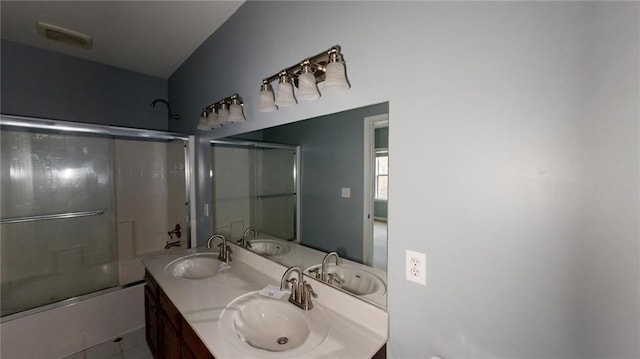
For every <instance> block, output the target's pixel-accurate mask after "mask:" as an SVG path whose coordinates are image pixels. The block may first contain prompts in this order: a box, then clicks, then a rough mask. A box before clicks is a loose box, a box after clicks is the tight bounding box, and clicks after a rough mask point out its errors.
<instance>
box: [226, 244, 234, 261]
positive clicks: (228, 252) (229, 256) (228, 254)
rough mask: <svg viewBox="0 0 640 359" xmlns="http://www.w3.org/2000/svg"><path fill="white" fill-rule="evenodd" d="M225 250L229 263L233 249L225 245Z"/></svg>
mask: <svg viewBox="0 0 640 359" xmlns="http://www.w3.org/2000/svg"><path fill="white" fill-rule="evenodd" d="M225 250H226V251H227V263H229V262H231V253H233V251H232V250H231V248H230V247H229V246H228V245H227V248H225Z"/></svg>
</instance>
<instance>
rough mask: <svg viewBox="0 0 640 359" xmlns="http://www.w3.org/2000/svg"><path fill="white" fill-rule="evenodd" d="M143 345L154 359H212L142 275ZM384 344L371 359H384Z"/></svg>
mask: <svg viewBox="0 0 640 359" xmlns="http://www.w3.org/2000/svg"><path fill="white" fill-rule="evenodd" d="M144 278H145V281H146V284H147V285H146V286H145V288H144V310H145V325H146V336H147V345H148V346H149V350H150V351H151V354H153V357H154V358H156V359H215V358H214V357H213V355H212V354H211V352H209V349H208V348H207V347H206V345H204V343H203V342H202V340H200V338H199V337H198V335H197V334H196V333H195V332H194V331H193V328H191V326H190V325H189V324H188V323H187V321H186V320H185V319H184V318H183V317H182V315H181V314H180V312H179V311H178V309H177V308H176V307H175V306H174V305H173V303H171V300H170V299H169V297H167V295H166V294H165V293H164V292H163V291H162V289H160V287H159V286H158V283H156V281H155V280H154V279H153V277H152V276H151V274H149V272H146V273H145V276H144ZM386 357H387V345H386V344H385V345H384V346H383V347H382V348H381V349H380V350H379V351H378V352H377V353H376V354H375V355H374V356H373V358H372V359H385V358H386Z"/></svg>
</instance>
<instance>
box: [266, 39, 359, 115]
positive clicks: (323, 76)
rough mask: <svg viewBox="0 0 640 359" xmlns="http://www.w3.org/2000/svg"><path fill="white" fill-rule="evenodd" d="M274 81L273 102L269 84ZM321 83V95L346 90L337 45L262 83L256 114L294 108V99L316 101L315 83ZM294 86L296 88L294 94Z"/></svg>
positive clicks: (345, 76) (341, 60) (344, 76)
mask: <svg viewBox="0 0 640 359" xmlns="http://www.w3.org/2000/svg"><path fill="white" fill-rule="evenodd" d="M276 80H278V88H277V93H276V96H275V102H274V100H273V99H274V95H273V89H272V88H271V85H270V83H271V82H274V81H276ZM320 82H324V84H323V85H324V86H323V87H322V92H323V93H325V94H333V93H339V92H343V91H346V90H348V89H349V87H350V86H349V81H348V80H347V74H346V70H345V65H344V60H343V58H342V54H341V53H340V46H338V45H336V46H333V47H332V48H330V49H329V50H327V51H324V52H321V53H319V54H317V55H315V56H312V57H309V58H307V59H304V60H303V61H302V62H300V63H299V64H296V65H293V66H291V67H289V68H287V69H284V70H282V71H280V72H278V73H277V74H274V75H271V76H270V77H267V78H265V79H264V80H262V86H261V87H260V101H259V103H258V111H260V112H272V111H276V110H277V109H278V107H288V106H295V105H296V104H297V101H296V97H297V98H298V99H300V100H304V101H310V100H315V99H318V98H319V97H320V91H318V85H317V84H318V83H320ZM293 85H295V87H297V88H298V90H297V93H296V94H295V95H294V90H293ZM276 105H277V106H276Z"/></svg>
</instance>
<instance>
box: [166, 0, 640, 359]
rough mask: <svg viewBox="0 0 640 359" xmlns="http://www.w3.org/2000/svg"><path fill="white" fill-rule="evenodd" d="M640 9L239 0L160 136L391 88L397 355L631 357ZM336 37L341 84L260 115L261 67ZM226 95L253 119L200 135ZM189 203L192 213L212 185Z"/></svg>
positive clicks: (269, 121)
mask: <svg viewBox="0 0 640 359" xmlns="http://www.w3.org/2000/svg"><path fill="white" fill-rule="evenodd" d="M639 14H640V3H638V2H626V3H624V2H320V1H316V2H271V1H264V2H261V1H255V2H246V3H245V4H244V5H243V6H242V7H240V9H239V10H238V11H237V12H236V13H235V14H234V15H233V16H232V17H231V18H230V19H229V20H228V21H227V22H226V23H225V24H224V25H223V26H222V28H220V29H219V30H218V31H217V32H216V33H215V34H213V35H212V36H211V37H210V38H209V39H208V40H206V41H205V42H204V43H203V44H202V46H201V47H200V48H199V49H198V50H196V51H195V52H194V54H193V55H192V56H191V57H190V58H189V59H188V60H187V61H186V62H185V63H184V64H183V65H182V66H181V67H180V68H179V69H178V70H177V71H176V72H175V73H174V75H173V76H172V77H171V78H170V80H169V95H170V98H171V101H172V102H173V103H174V105H175V107H176V110H177V112H179V113H180V114H182V115H183V118H184V120H183V121H181V122H175V123H172V124H171V129H172V130H175V131H180V132H187V133H189V132H197V133H198V135H199V137H200V138H201V139H202V142H201V143H202V144H203V146H201V147H200V148H201V149H200V151H201V152H204V151H208V144H207V142H208V139H209V138H212V137H227V136H230V135H235V134H238V133H241V132H247V131H254V130H259V129H263V128H266V127H271V126H276V125H281V124H284V123H290V122H296V121H299V120H303V119H307V118H313V117H318V116H321V115H325V114H330V113H335V112H340V111H344V110H348V109H352V108H357V107H362V106H366V105H370V104H374V103H381V102H385V101H389V118H390V128H389V148H390V154H391V158H390V161H391V168H390V171H391V172H390V176H391V183H390V201H389V262H388V299H389V300H388V311H389V318H390V319H389V320H390V338H389V345H388V349H389V357H390V358H429V357H430V356H432V355H439V356H441V357H442V358H445V359H450V358H483V357H484V358H488V357H492V358H633V357H639V356H640V344H639V343H640V341H638V338H639V337H640V312H639V311H638V303H640V226H639V225H638V223H639V221H640V188H639V187H640V186H639V185H638V183H640V151H639V147H638V144H639V143H640V123H639V118H640V109H639V107H638V98H640V91H639V83H638V79H639V78H640V71H639V67H640V61H638V60H639V59H638V54H639V53H640V45H639V44H640V41H639V36H640V35H639V33H640V31H639V28H640V19H639V18H640V16H639ZM334 44H339V45H341V46H342V49H343V54H344V58H345V61H346V64H347V73H348V76H349V81H350V83H351V89H350V90H349V91H348V92H346V93H344V94H341V95H331V96H330V95H325V96H323V97H321V98H320V99H318V100H316V101H312V102H301V103H300V104H298V105H297V106H296V107H292V108H283V109H280V110H279V111H277V112H273V113H260V112H258V111H257V110H256V107H257V103H258V90H259V86H260V83H261V80H262V79H263V78H265V77H267V76H270V75H272V74H273V73H277V72H278V71H280V70H281V69H283V68H285V67H287V66H290V65H291V64H294V63H296V62H298V61H300V60H302V59H304V58H305V57H307V56H311V55H314V54H316V53H318V52H320V51H323V50H325V49H327V48H329V47H330V46H332V45H334ZM235 92H237V93H239V94H240V95H241V96H242V97H243V98H244V99H245V115H246V118H247V121H246V122H245V123H242V124H235V125H232V126H228V127H227V128H224V129H222V130H216V131H214V132H200V131H196V130H195V128H196V125H197V121H198V113H199V111H200V110H201V109H202V108H203V107H204V106H206V105H208V104H210V103H212V102H214V101H218V100H220V99H221V98H224V97H225V96H228V95H230V94H232V93H235ZM203 162H204V163H205V164H206V163H208V159H206V160H205V161H203ZM198 171H201V173H199V176H200V180H201V182H200V183H199V188H198V191H207V178H208V172H207V171H208V168H206V167H201V168H199V169H198ZM209 186H210V184H209ZM198 198H199V201H200V202H199V206H198V207H197V208H198V213H200V214H201V213H202V207H201V205H202V204H203V201H207V198H210V194H207V193H200V194H199V196H198ZM199 217H202V220H201V218H198V221H199V222H198V224H201V222H202V224H203V225H204V224H205V223H206V222H210V220H209V219H206V220H205V219H204V217H203V215H200V216H199ZM200 221H201V222H200ZM200 230H202V231H203V235H205V237H204V238H203V239H201V238H198V240H199V242H200V243H202V241H203V240H206V234H207V233H206V232H207V227H206V226H204V227H202V229H200ZM209 230H210V225H209ZM199 234H200V232H199ZM408 249H409V250H414V251H419V252H423V253H426V256H427V272H426V286H421V285H419V284H416V283H413V282H409V281H407V280H406V279H405V254H406V250H408Z"/></svg>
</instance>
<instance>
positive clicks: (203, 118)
mask: <svg viewBox="0 0 640 359" xmlns="http://www.w3.org/2000/svg"><path fill="white" fill-rule="evenodd" d="M210 129H211V127H209V126H208V124H207V111H202V113H201V114H200V120H199V121H198V130H200V131H209V130H210Z"/></svg>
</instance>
